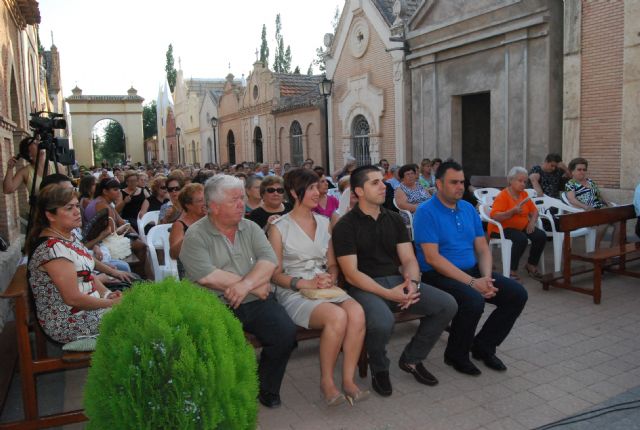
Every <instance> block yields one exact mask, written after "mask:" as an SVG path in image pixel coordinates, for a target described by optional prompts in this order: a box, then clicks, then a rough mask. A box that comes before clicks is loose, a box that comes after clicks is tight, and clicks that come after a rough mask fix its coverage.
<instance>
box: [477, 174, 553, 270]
mask: <svg viewBox="0 0 640 430" xmlns="http://www.w3.org/2000/svg"><path fill="white" fill-rule="evenodd" d="M527 179H529V173H528V172H527V169H525V168H524V167H520V166H516V167H514V168H512V169H511V170H510V171H509V174H508V175H507V181H508V183H509V185H508V186H507V188H505V189H504V190H502V191H500V193H498V195H497V196H496V199H495V200H494V201H493V206H492V207H491V214H490V216H491V218H493V219H494V220H496V221H498V222H499V223H500V224H502V227H503V229H504V237H505V238H507V239H509V240H511V242H513V246H512V247H511V275H510V277H511V279H514V280H516V281H519V280H520V277H519V276H518V265H519V264H520V257H522V254H524V250H525V249H526V248H527V243H528V242H527V239H528V240H530V241H531V251H530V252H529V259H528V260H527V264H526V265H525V268H526V269H527V272H528V273H529V275H530V276H531V277H532V278H534V279H541V278H542V274H541V273H540V272H539V271H538V263H539V262H540V257H541V256H542V252H543V251H544V246H545V244H546V243H547V235H546V233H545V232H544V231H542V230H540V229H539V228H537V227H536V223H537V221H538V209H537V208H536V205H534V204H533V202H532V201H531V199H529V195H528V194H527V192H526V191H525V190H524V189H525V187H526V184H527ZM487 231H488V233H489V235H490V236H492V237H498V236H499V232H498V227H496V226H495V225H493V224H489V225H488V227H487Z"/></svg>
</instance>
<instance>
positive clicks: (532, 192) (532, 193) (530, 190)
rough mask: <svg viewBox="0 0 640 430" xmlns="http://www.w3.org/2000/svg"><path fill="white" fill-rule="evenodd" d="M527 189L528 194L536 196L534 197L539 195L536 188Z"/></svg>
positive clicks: (532, 196)
mask: <svg viewBox="0 0 640 430" xmlns="http://www.w3.org/2000/svg"><path fill="white" fill-rule="evenodd" d="M525 191H526V192H527V194H528V195H529V197H531V198H534V197H537V196H538V192H537V191H536V190H534V189H533V188H526V189H525Z"/></svg>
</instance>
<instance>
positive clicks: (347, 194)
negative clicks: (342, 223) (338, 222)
mask: <svg viewBox="0 0 640 430" xmlns="http://www.w3.org/2000/svg"><path fill="white" fill-rule="evenodd" d="M350 200H351V188H345V189H344V191H343V192H342V194H341V195H340V198H339V199H338V209H336V212H338V215H340V216H343V215H344V214H346V213H347V212H349V202H350Z"/></svg>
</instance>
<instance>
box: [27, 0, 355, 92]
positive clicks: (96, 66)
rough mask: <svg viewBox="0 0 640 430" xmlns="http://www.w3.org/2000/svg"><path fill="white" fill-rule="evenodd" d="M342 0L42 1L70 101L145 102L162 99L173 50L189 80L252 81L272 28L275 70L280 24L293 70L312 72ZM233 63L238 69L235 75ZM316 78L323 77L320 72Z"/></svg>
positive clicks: (44, 25) (44, 30)
mask: <svg viewBox="0 0 640 430" xmlns="http://www.w3.org/2000/svg"><path fill="white" fill-rule="evenodd" d="M343 4H344V1H343V0H328V1H324V0H317V1H309V0H298V1H295V0H245V1H220V0H178V1H172V2H169V1H165V0H156V1H152V0H127V1H125V0H110V1H108V2H99V1H96V0H40V15H41V17H42V22H41V24H40V38H41V43H42V45H43V46H44V47H45V49H49V47H50V46H51V32H52V31H53V39H54V40H53V41H54V43H55V45H56V46H57V47H58V50H59V52H60V63H61V71H62V88H63V92H64V96H65V97H66V96H69V95H71V89H72V88H73V87H74V86H75V85H76V84H77V85H78V86H79V87H80V88H81V89H82V91H83V94H85V95H86V94H126V91H127V90H128V89H129V87H130V86H131V85H133V86H134V87H135V88H136V89H137V90H138V95H140V96H142V97H144V98H145V103H147V102H149V101H151V100H152V99H155V98H156V97H157V95H158V86H159V84H160V83H161V82H162V81H163V80H164V77H165V71H164V67H165V62H166V51H167V47H168V46H169V44H170V43H171V44H173V52H174V57H175V67H176V69H177V68H178V57H180V59H181V62H182V70H183V72H184V76H185V78H189V77H193V78H224V77H225V76H226V75H227V74H228V73H229V72H231V73H233V74H234V75H235V76H236V77H238V78H240V77H241V75H242V74H243V73H244V74H245V77H246V76H248V74H249V72H250V70H251V67H252V64H253V63H254V62H255V59H256V57H255V51H256V49H259V47H260V34H261V31H262V24H266V25H267V42H268V44H269V64H270V65H271V64H273V56H274V54H275V48H276V46H275V45H276V44H275V19H276V14H277V13H280V18H281V21H282V35H283V37H284V43H285V48H286V45H290V46H291V53H292V69H294V68H295V66H300V70H301V72H302V73H306V71H307V68H308V67H309V64H310V63H311V61H312V60H313V59H314V58H315V57H316V48H318V47H320V46H323V38H324V34H325V33H328V32H332V31H333V29H332V27H331V22H332V20H333V17H334V14H335V10H336V7H337V6H338V7H339V8H340V11H342V6H343ZM229 64H231V68H229ZM314 72H315V73H318V70H317V68H314Z"/></svg>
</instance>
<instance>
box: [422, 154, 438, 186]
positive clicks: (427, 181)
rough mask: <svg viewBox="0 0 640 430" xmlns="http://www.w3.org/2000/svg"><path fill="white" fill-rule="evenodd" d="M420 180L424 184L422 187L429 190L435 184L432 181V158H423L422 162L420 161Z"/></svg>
mask: <svg viewBox="0 0 640 430" xmlns="http://www.w3.org/2000/svg"><path fill="white" fill-rule="evenodd" d="M418 182H419V183H420V185H422V188H424V189H425V190H427V191H430V190H429V188H432V187H433V186H434V185H435V184H434V183H433V182H431V160H429V159H428V158H423V159H422V162H420V177H419V178H418Z"/></svg>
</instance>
